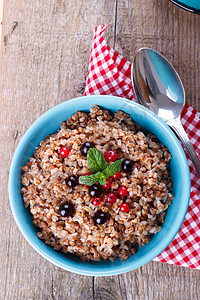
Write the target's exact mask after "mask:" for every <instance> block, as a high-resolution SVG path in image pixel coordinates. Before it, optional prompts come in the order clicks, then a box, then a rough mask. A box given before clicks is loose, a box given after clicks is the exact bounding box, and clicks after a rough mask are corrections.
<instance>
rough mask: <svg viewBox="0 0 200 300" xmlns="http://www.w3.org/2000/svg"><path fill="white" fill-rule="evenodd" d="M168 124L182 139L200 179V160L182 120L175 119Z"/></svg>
mask: <svg viewBox="0 0 200 300" xmlns="http://www.w3.org/2000/svg"><path fill="white" fill-rule="evenodd" d="M167 124H168V125H169V126H170V127H171V128H172V129H174V131H175V132H176V133H177V134H178V136H179V137H180V138H181V140H182V142H183V144H184V146H185V148H186V150H187V152H188V154H189V156H190V158H191V160H192V162H193V164H194V167H195V169H196V171H197V174H198V175H199V178H200V160H199V158H198V156H197V154H196V152H195V150H194V148H193V146H192V144H191V142H190V140H189V138H188V136H187V134H186V132H185V130H184V128H183V126H182V124H181V120H180V118H177V119H173V120H170V121H168V122H167Z"/></svg>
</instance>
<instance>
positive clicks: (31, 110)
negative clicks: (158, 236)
mask: <svg viewBox="0 0 200 300" xmlns="http://www.w3.org/2000/svg"><path fill="white" fill-rule="evenodd" d="M102 23H107V24H109V23H111V25H112V26H111V27H110V28H109V32H108V34H107V36H108V37H109V39H108V42H109V45H111V46H115V48H116V49H117V50H118V51H119V52H121V53H122V54H123V55H124V56H125V57H127V58H128V59H130V60H131V59H132V57H133V55H134V52H135V51H136V50H137V49H138V48H139V47H142V46H149V47H152V48H154V49H155V50H158V51H160V52H162V53H163V54H164V55H165V56H166V57H167V58H168V59H169V60H170V61H171V62H172V63H173V64H174V66H175V67H176V68H177V70H178V72H179V74H180V76H181V78H182V80H183V83H184V85H185V87H186V93H187V98H188V102H189V103H190V104H192V105H193V106H194V107H196V108H197V109H200V85H199V77H200V76H199V75H200V69H199V67H198V66H199V64H200V55H199V53H200V43H199V37H200V18H199V16H196V15H192V14H189V13H187V12H185V11H183V10H180V9H178V8H177V7H175V6H174V5H172V4H171V3H169V1H168V0H151V1H149V0H141V1H138V0H132V1H130V0H129V1H128V0H126V1H125V0H112V1H106V0H100V1H96V0H93V1H90V0H84V1H79V0H75V1H69V0H68V1H64V0H54V1H51V0H40V1H39V0H38V1H34V0H28V1H27V0H26V1H25V0H12V1H11V0H7V1H6V3H5V8H4V20H3V37H4V38H3V41H4V43H3V45H2V46H3V47H2V49H1V50H2V52H3V56H2V64H1V66H0V68H1V69H0V78H1V79H0V83H1V85H0V87H1V100H0V101H1V102H0V120H1V131H0V134H1V141H2V143H1V144H0V159H1V173H0V190H1V210H0V219H1V235H0V244H1V246H2V251H0V271H1V280H0V299H9V300H10V299H20V300H21V299H37V300H38V299H59V300H60V299H72V300H73V299H74V300H75V299H83V300H87V299H98V300H100V299H109V300H110V299H117V300H121V299H122V300H124V299H127V300H130V299H177V300H179V299H181V300H182V299H184V300H187V299H188V300H189V299H198V298H199V294H200V287H199V279H200V273H199V272H198V271H195V270H189V269H185V268H181V267H176V266H170V265H166V264H161V263H155V262H151V263H149V264H147V265H145V266H143V267H141V268H139V269H138V270H135V271H132V272H129V273H127V274H124V275H120V276H113V277H108V278H106V277H101V278H95V279H94V280H93V278H90V277H85V276H79V275H76V274H72V273H69V272H66V271H63V270H61V269H59V268H57V267H55V266H53V265H52V264H51V263H49V262H48V261H46V260H45V259H43V258H42V257H41V256H40V255H39V254H37V253H36V252H35V250H33V249H32V248H31V247H30V246H29V245H28V243H27V242H26V241H25V239H24V238H23V237H22V235H21V233H20V232H19V230H18V228H17V226H16V224H15V222H14V220H13V217H12V214H11V211H10V207H9V202H8V194H7V180H8V172H9V166H10V162H11V158H12V155H13V153H14V150H15V149H16V146H17V144H18V142H19V140H20V139H21V137H22V136H23V134H24V133H25V131H26V130H27V129H28V127H29V126H30V125H31V124H32V123H33V121H34V120H35V119H36V118H37V117H39V116H40V115H41V114H42V113H44V112H45V111H46V110H48V109H49V108H51V107H53V106H54V105H56V104H58V103H61V102H62V101H64V100H67V99H70V98H73V97H77V96H80V95H82V94H83V90H84V84H85V78H86V75H87V68H88V60H89V54H90V46H91V42H92V36H93V29H94V27H95V26H96V25H99V24H102Z"/></svg>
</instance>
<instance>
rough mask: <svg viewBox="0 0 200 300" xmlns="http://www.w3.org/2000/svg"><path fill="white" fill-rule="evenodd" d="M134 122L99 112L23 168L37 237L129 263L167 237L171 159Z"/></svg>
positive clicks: (65, 129)
mask: <svg viewBox="0 0 200 300" xmlns="http://www.w3.org/2000/svg"><path fill="white" fill-rule="evenodd" d="M141 130H142V129H141V127H140V126H139V125H137V124H136V123H135V122H134V121H133V120H132V119H131V118H130V117H129V115H128V114H126V113H124V112H122V111H117V112H116V113H115V114H112V113H111V112H109V111H108V110H105V109H102V108H100V107H99V106H97V105H94V106H93V107H92V108H91V110H90V113H85V112H79V111H77V112H76V113H75V114H74V115H73V116H71V117H70V118H69V119H68V120H67V121H66V122H62V123H61V129H60V130H58V132H57V133H55V134H52V135H49V136H47V137H46V139H45V140H44V141H41V143H40V146H39V147H38V148H37V149H36V151H35V152H34V156H33V157H31V158H30V159H29V161H28V162H27V163H26V165H25V166H24V167H23V168H22V169H23V171H24V172H23V175H22V190H21V191H22V194H23V200H24V204H25V207H26V208H28V207H29V208H30V212H31V214H32V217H33V224H34V225H35V226H36V227H37V228H38V233H37V236H38V238H40V239H41V240H43V241H44V243H45V244H47V245H49V246H51V247H53V249H55V250H56V251H62V252H64V253H68V252H70V253H73V254H74V255H78V256H80V258H81V259H83V260H95V261H98V260H107V259H110V260H112V261H113V260H115V259H116V258H120V259H122V260H125V259H127V258H128V257H129V256H130V255H131V254H134V253H135V252H136V251H137V250H136V249H137V248H138V246H139V247H140V246H142V245H145V244H147V243H148V242H149V241H150V238H151V236H152V235H153V234H156V233H157V232H159V231H160V230H161V226H162V223H163V222H164V218H165V216H166V213H167V208H168V206H169V205H171V203H172V199H173V196H172V194H171V190H172V181H171V178H170V176H169V173H168V166H169V161H170V158H171V154H170V153H169V151H168V149H167V148H166V147H165V146H164V145H163V144H161V143H160V142H159V141H158V139H157V138H156V136H155V135H151V134H148V135H145V134H144V133H143V132H142V131H141Z"/></svg>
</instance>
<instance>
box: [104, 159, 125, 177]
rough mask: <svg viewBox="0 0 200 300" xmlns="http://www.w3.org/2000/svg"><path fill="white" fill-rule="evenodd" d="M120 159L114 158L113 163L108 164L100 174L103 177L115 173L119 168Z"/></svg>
mask: <svg viewBox="0 0 200 300" xmlns="http://www.w3.org/2000/svg"><path fill="white" fill-rule="evenodd" d="M121 163H122V159H118V160H116V161H115V162H114V163H112V164H111V165H109V166H108V167H107V168H106V169H105V170H103V172H102V174H103V175H104V176H105V178H108V177H110V176H113V175H115V174H116V173H117V172H118V171H119V170H120V168H121Z"/></svg>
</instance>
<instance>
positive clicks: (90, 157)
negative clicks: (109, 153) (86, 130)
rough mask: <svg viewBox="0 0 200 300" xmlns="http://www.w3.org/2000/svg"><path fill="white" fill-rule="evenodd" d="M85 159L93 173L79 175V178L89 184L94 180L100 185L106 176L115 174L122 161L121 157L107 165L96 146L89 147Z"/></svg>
mask: <svg viewBox="0 0 200 300" xmlns="http://www.w3.org/2000/svg"><path fill="white" fill-rule="evenodd" d="M87 161H88V165H89V168H90V171H91V172H92V173H94V174H92V175H86V176H81V177H80V178H79V180H80V182H82V183H84V184H86V185H89V186H90V185H93V184H94V183H96V182H99V183H100V184H101V185H105V184H106V178H108V177H110V176H113V175H115V174H116V173H117V172H118V171H119V170H120V167H121V163H122V159H118V160H116V161H115V162H114V163H112V164H111V165H109V164H108V162H107V161H106V160H105V158H104V155H103V153H102V152H101V151H99V150H97V149H96V148H90V149H89V151H88V154H87Z"/></svg>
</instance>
